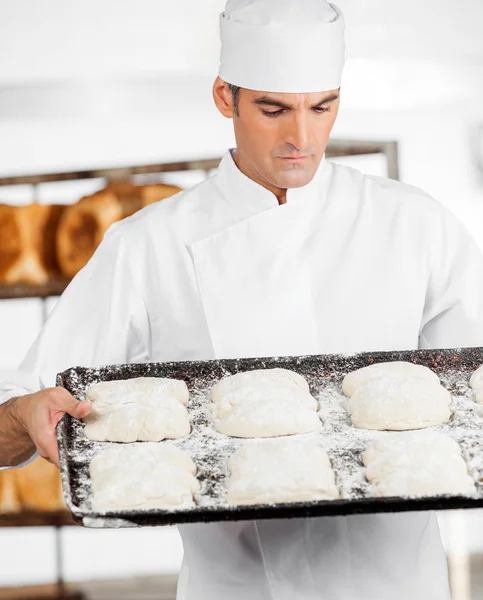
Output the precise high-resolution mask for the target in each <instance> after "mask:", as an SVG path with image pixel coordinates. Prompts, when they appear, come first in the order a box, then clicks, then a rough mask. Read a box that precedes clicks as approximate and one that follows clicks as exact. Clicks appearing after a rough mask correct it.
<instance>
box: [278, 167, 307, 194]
mask: <svg viewBox="0 0 483 600" xmlns="http://www.w3.org/2000/svg"><path fill="white" fill-rule="evenodd" d="M313 177H314V173H312V172H310V173H309V172H308V171H307V170H305V169H303V170H302V169H300V170H297V171H290V172H284V173H279V176H278V177H277V183H276V185H277V187H279V188H281V189H288V188H297V187H303V186H304V185H307V184H308V183H310V181H311V180H312V179H313Z"/></svg>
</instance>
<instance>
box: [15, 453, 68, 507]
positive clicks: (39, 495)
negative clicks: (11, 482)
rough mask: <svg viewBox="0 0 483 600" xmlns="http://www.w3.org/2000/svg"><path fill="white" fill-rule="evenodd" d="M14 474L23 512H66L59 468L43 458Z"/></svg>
mask: <svg viewBox="0 0 483 600" xmlns="http://www.w3.org/2000/svg"><path fill="white" fill-rule="evenodd" d="M12 473H13V474H14V477H15V484H16V488H17V497H18V500H19V502H20V505H21V507H22V509H23V510H37V511H58V510H66V506H65V503H64V499H63V497H62V485H61V481H60V474H59V471H58V469H57V467H55V466H54V465H52V464H51V463H49V462H48V461H46V460H45V459H43V458H37V459H36V460H34V461H33V462H31V463H30V464H28V465H27V466H26V467H23V468H21V469H14V470H13V471H12Z"/></svg>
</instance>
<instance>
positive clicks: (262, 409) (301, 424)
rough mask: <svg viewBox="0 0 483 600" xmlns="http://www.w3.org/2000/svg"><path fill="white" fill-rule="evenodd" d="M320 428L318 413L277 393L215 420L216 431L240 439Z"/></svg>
mask: <svg viewBox="0 0 483 600" xmlns="http://www.w3.org/2000/svg"><path fill="white" fill-rule="evenodd" d="M321 427H322V422H321V421H320V419H319V416H318V414H317V412H315V410H314V409H310V408H307V407H306V406H304V405H303V404H302V403H300V402H298V401H296V400H288V399H280V397H279V396H278V395H277V390H276V389H274V390H271V391H270V392H267V394H266V396H265V399H264V400H263V401H259V400H254V401H246V402H244V403H243V404H241V405H240V406H237V407H236V408H233V410H231V411H230V412H228V413H227V414H225V416H224V417H223V418H222V419H218V420H217V421H216V429H217V430H218V431H219V432H220V433H224V434H225V435H229V436H233V437H240V438H265V437H274V436H277V435H294V434H297V433H309V432H310V431H316V430H317V429H320V428H321Z"/></svg>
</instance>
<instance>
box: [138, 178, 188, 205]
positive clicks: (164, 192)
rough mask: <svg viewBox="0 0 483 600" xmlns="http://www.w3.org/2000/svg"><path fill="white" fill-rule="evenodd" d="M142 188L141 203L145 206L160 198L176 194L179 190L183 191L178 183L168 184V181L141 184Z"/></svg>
mask: <svg viewBox="0 0 483 600" xmlns="http://www.w3.org/2000/svg"><path fill="white" fill-rule="evenodd" d="M140 189H141V200H142V202H141V204H142V207H143V208H144V207H145V206H148V205H149V204H154V202H159V200H164V199H165V198H168V197H169V196H174V194H177V193H178V192H182V191H183V190H182V188H180V187H178V186H177V185H168V184H166V183H151V184H147V185H142V186H140Z"/></svg>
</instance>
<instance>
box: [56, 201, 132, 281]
mask: <svg viewBox="0 0 483 600" xmlns="http://www.w3.org/2000/svg"><path fill="white" fill-rule="evenodd" d="M122 218H123V211H122V207H121V204H120V203H119V201H118V199H117V196H116V195H115V194H114V193H113V192H111V191H107V190H103V191H100V192H96V193H95V194H92V196H86V197H85V198H81V199H80V200H79V201H78V202H76V203H75V204H72V205H70V206H68V207H67V210H66V211H65V212H64V214H63V215H62V219H61V220H60V223H59V227H58V229H57V261H58V263H59V265H60V268H61V270H62V273H63V274H64V275H65V276H66V277H74V275H75V274H76V273H78V272H79V271H80V270H81V269H82V267H84V266H85V265H86V264H87V263H88V261H89V259H90V258H91V257H92V255H93V254H94V252H95V250H96V248H97V246H98V245H99V244H100V243H101V241H102V238H103V237H104V233H105V232H106V230H107V229H108V228H109V227H110V226H111V225H112V224H113V223H115V222H116V221H119V220H120V219H122Z"/></svg>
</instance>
